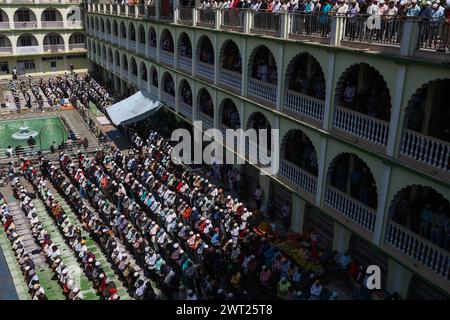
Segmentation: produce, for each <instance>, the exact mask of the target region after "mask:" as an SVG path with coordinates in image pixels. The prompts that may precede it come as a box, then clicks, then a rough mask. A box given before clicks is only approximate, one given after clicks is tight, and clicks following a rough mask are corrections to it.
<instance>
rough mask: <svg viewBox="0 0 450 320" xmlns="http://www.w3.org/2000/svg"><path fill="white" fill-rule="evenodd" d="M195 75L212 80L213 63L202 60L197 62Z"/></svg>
mask: <svg viewBox="0 0 450 320" xmlns="http://www.w3.org/2000/svg"><path fill="white" fill-rule="evenodd" d="M197 75H198V76H199V77H203V78H206V79H208V80H211V81H214V65H212V64H209V63H204V62H200V61H198V62H197Z"/></svg>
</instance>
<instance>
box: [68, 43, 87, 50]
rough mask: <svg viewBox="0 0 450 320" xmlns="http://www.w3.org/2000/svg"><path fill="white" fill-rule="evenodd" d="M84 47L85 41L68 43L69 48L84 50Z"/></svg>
mask: <svg viewBox="0 0 450 320" xmlns="http://www.w3.org/2000/svg"><path fill="white" fill-rule="evenodd" d="M84 49H86V44H85V43H69V50H84Z"/></svg>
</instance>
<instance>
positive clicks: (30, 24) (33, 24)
mask: <svg viewBox="0 0 450 320" xmlns="http://www.w3.org/2000/svg"><path fill="white" fill-rule="evenodd" d="M14 28H16V29H35V28H37V21H21V22H14Z"/></svg>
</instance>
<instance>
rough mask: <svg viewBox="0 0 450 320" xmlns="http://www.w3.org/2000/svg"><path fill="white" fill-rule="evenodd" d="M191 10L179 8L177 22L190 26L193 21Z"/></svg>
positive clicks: (189, 8)
mask: <svg viewBox="0 0 450 320" xmlns="http://www.w3.org/2000/svg"><path fill="white" fill-rule="evenodd" d="M192 13H193V8H191V7H180V8H179V10H178V21H179V22H182V23H187V24H189V25H191V24H192V21H193V14H192Z"/></svg>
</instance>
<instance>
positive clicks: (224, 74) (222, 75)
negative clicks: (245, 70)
mask: <svg viewBox="0 0 450 320" xmlns="http://www.w3.org/2000/svg"><path fill="white" fill-rule="evenodd" d="M219 81H220V83H221V84H224V85H227V86H229V87H232V88H234V89H237V90H239V91H240V90H241V83H242V75H241V74H240V73H238V72H234V71H230V70H226V69H220V72H219Z"/></svg>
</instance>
